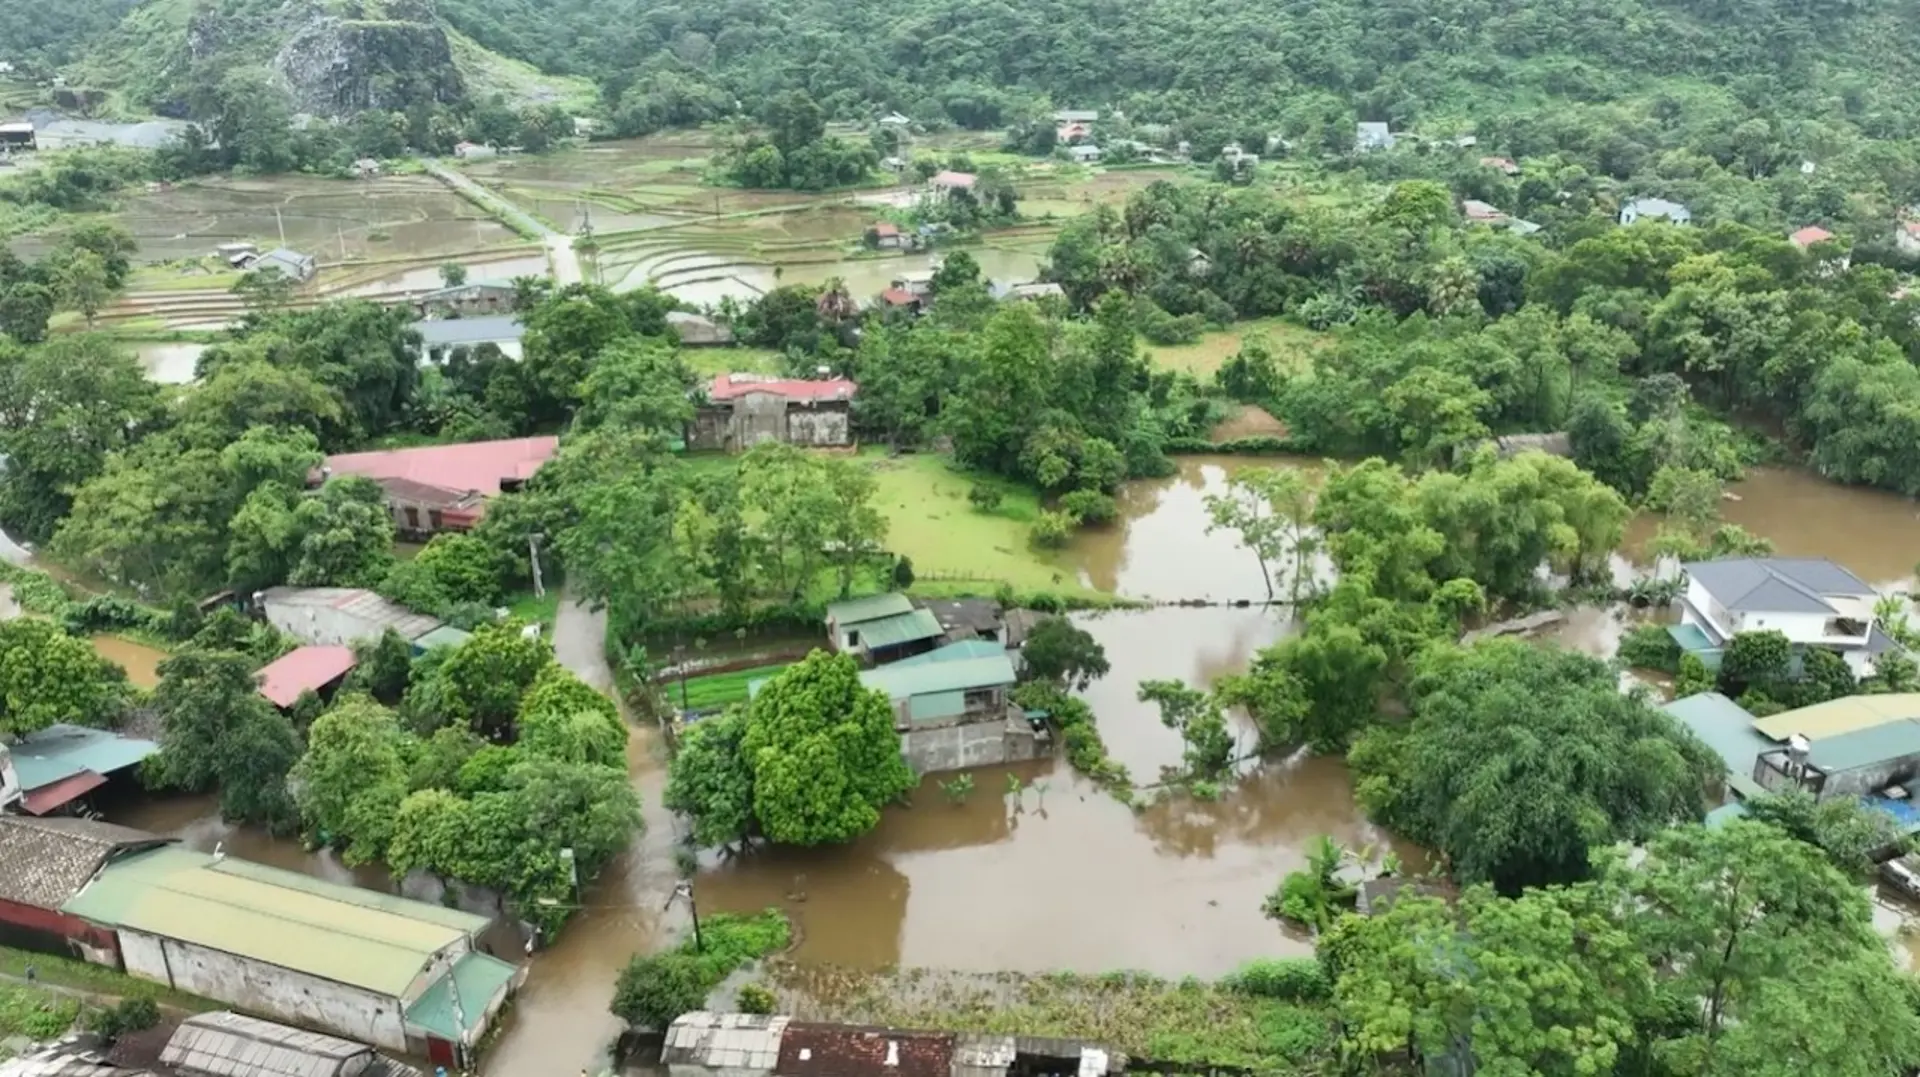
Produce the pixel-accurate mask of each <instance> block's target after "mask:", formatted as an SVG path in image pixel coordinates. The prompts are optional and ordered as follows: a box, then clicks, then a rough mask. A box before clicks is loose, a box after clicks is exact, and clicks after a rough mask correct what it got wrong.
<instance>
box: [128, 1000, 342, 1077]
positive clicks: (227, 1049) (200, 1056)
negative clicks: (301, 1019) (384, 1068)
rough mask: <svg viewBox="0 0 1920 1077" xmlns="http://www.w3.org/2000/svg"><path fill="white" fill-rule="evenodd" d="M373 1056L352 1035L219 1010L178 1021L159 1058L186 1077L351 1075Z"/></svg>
mask: <svg viewBox="0 0 1920 1077" xmlns="http://www.w3.org/2000/svg"><path fill="white" fill-rule="evenodd" d="M373 1055H374V1051H373V1048H371V1047H368V1046H366V1045H365V1044H360V1043H354V1042H353V1041H352V1040H343V1039H340V1038H339V1037H337V1036H326V1035H322V1034H320V1033H318V1032H307V1031H305V1030H303V1029H298V1028H293V1027H290V1026H288V1025H279V1024H274V1023H273V1022H271V1021H261V1020H258V1019H256V1018H252V1017H244V1016H242V1015H240V1014H237V1013H225V1012H223V1013H202V1014H195V1015H194V1016H192V1017H189V1018H187V1019H186V1020H184V1021H182V1022H180V1027H179V1028H177V1029H175V1030H174V1033H173V1037H172V1038H171V1039H169V1040H168V1041H167V1045H166V1047H164V1048H162V1049H161V1051H160V1061H161V1063H162V1064H163V1065H167V1066H171V1067H173V1068H175V1069H177V1070H179V1071H180V1072H181V1073H182V1074H188V1075H192V1077H354V1075H356V1074H358V1073H360V1071H361V1070H362V1069H363V1068H364V1067H365V1066H366V1065H367V1063H368V1061H370V1060H371V1059H372V1057H373Z"/></svg>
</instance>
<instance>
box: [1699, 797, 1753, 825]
mask: <svg viewBox="0 0 1920 1077" xmlns="http://www.w3.org/2000/svg"><path fill="white" fill-rule="evenodd" d="M1746 817H1747V806H1746V805H1745V804H1740V803H1737V802H1736V803H1733V804H1722V805H1720V806H1719V807H1717V808H1715V809H1713V810H1712V811H1710V812H1708V813H1707V825H1708V826H1710V827H1715V828H1718V827H1723V826H1726V825H1727V824H1728V823H1730V822H1732V821H1734V820H1735V819H1744V818H1746Z"/></svg>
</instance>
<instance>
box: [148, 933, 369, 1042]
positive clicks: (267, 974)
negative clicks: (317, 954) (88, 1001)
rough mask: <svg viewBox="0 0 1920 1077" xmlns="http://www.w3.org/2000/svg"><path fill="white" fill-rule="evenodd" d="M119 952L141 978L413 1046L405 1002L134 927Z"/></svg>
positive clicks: (357, 1036)
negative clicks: (406, 1019) (407, 1026)
mask: <svg viewBox="0 0 1920 1077" xmlns="http://www.w3.org/2000/svg"><path fill="white" fill-rule="evenodd" d="M120 952H121V954H122V955H123V958H124V960H125V961H126V964H127V972H128V973H129V974H130V975H133V976H137V977H139V978H141V979H144V980H152V981H153V982H155V983H162V984H167V985H169V986H171V987H173V988H174V989H175V990H179V991H186V992H189V993H191V994H195V995H199V996H201V997H203V998H210V999H213V1000H214V1001H215V1002H224V1003H227V1004H228V1005H231V1006H233V1007H235V1008H236V1009H240V1010H245V1011H247V1012H248V1013H253V1014H258V1015H260V1016H262V1017H271V1018H276V1019H278V1020H282V1021H285V1022H287V1023H289V1024H293V1025H299V1026H301V1027H304V1028H312V1029H316V1030H320V1031H325V1032H331V1033H334V1034H335V1035H339V1036H345V1037H346V1038H348V1039H351V1040H358V1041H359V1042H361V1043H370V1044H373V1045H374V1046H376V1047H384V1048H386V1049H388V1050H392V1051H405V1050H406V1049H407V1032H406V1023H405V1020H404V1016H403V1014H402V1013H401V1006H400V1000H399V999H396V998H391V997H388V996H383V995H380V994H377V993H375V992H372V991H367V990H364V989H362V988H357V987H349V986H347V985H345V984H339V983H334V982H333V981H331V980H323V979H320V978H319V977H317V976H309V975H307V974H306V973H302V972H295V971H293V970H292V969H285V968H280V967H279V966H276V965H268V964H265V963H263V962H259V961H254V960H251V959H249V958H244V957H236V956H234V955H233V954H228V953H223V952H221V951H219V950H210V949H207V948H206V947H204V946H195V945H193V944H192V943H186V942H181V941H180V940H178V939H167V938H161V937H160V936H157V935H149V934H146V933H145V932H140V931H133V930H130V929H127V928H122V929H121V930H120Z"/></svg>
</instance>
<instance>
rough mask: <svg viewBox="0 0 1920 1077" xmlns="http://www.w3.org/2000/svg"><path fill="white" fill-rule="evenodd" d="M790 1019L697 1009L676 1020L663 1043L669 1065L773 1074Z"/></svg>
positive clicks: (662, 1058)
mask: <svg viewBox="0 0 1920 1077" xmlns="http://www.w3.org/2000/svg"><path fill="white" fill-rule="evenodd" d="M788 1021H789V1018H787V1017H786V1016H784V1015H778V1014H776V1015H769V1016H761V1015H758V1014H746V1013H709V1012H707V1011H706V1010H695V1011H693V1012H692V1013H683V1014H681V1015H680V1016H679V1017H676V1018H674V1019H673V1024H672V1025H670V1026H668V1028H667V1038H666V1042H665V1043H664V1044H663V1045H662V1046H661V1050H660V1061H661V1062H662V1063H664V1064H665V1065H668V1066H699V1067H702V1068H705V1069H714V1070H717V1069H722V1068H724V1069H727V1070H730V1071H732V1072H733V1073H736V1074H737V1073H772V1072H773V1066H774V1063H775V1062H776V1061H778V1059H779V1055H780V1040H781V1036H782V1034H783V1033H784V1032H785V1031H786V1028H787V1023H788Z"/></svg>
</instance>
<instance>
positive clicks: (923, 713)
mask: <svg viewBox="0 0 1920 1077" xmlns="http://www.w3.org/2000/svg"><path fill="white" fill-rule="evenodd" d="M965 713H967V693H965V692H930V693H928V694H926V695H919V696H912V697H910V698H908V700H907V718H908V719H909V720H911V721H915V722H938V721H943V720H945V719H948V718H958V717H959V716H961V715H963V714H965Z"/></svg>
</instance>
